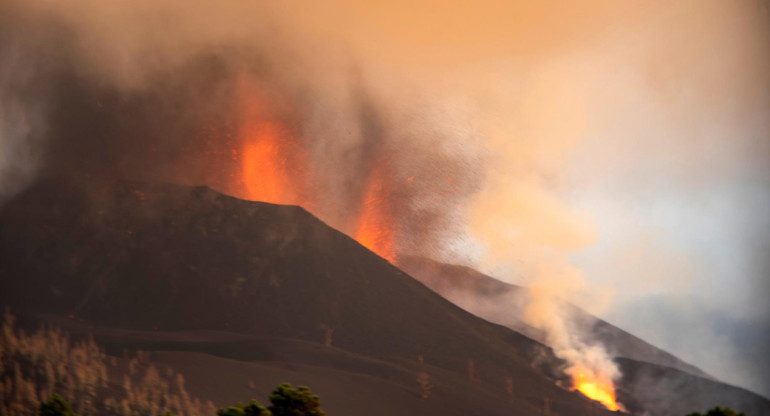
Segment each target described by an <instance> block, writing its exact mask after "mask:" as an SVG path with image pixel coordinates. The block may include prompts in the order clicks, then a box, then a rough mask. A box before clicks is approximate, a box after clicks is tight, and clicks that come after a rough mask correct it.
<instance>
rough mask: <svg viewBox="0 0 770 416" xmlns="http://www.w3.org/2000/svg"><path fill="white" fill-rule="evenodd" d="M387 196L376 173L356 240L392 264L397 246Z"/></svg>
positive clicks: (363, 206)
mask: <svg viewBox="0 0 770 416" xmlns="http://www.w3.org/2000/svg"><path fill="white" fill-rule="evenodd" d="M387 196H388V195H387V192H385V188H384V186H383V182H382V179H381V177H380V176H379V175H378V174H377V172H375V174H373V175H372V178H371V179H370V182H369V186H368V188H367V190H366V195H365V196H364V200H363V204H362V208H361V212H360V214H359V217H358V226H357V229H356V235H355V239H356V241H358V242H359V243H361V245H362V246H364V247H366V248H368V249H369V250H372V251H373V252H375V253H377V254H378V255H379V256H380V257H382V258H384V259H386V260H388V261H390V262H391V263H392V262H394V261H395V260H396V245H395V232H394V224H393V217H392V215H391V213H390V209H389V205H388V199H387Z"/></svg>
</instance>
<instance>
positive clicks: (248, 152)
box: [241, 122, 295, 204]
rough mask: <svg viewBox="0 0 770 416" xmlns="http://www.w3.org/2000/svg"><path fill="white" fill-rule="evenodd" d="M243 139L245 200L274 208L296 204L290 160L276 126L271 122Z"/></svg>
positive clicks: (257, 127) (249, 132)
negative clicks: (266, 203)
mask: <svg viewBox="0 0 770 416" xmlns="http://www.w3.org/2000/svg"><path fill="white" fill-rule="evenodd" d="M243 139H244V142H243V148H242V150H241V164H242V170H241V172H242V178H241V180H242V181H243V186H244V190H245V192H246V195H245V197H246V198H247V199H250V200H254V201H263V202H271V203H274V204H286V203H291V202H293V201H292V200H293V199H295V198H294V195H292V194H293V192H292V186H291V183H290V180H289V177H288V171H287V166H286V162H287V157H286V155H285V154H283V153H284V151H285V149H284V148H283V146H282V142H281V140H282V137H281V134H280V130H279V129H278V128H277V126H275V125H274V124H273V123H269V122H266V123H263V124H261V125H258V126H254V127H252V128H250V129H249V130H248V131H246V132H244V137H243ZM290 201H291V202H290Z"/></svg>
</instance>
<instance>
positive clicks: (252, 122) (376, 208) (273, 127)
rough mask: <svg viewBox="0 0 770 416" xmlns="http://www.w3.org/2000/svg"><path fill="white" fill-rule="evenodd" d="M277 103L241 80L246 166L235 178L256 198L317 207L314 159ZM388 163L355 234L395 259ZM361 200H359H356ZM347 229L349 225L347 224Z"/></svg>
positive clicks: (239, 189)
mask: <svg viewBox="0 0 770 416" xmlns="http://www.w3.org/2000/svg"><path fill="white" fill-rule="evenodd" d="M273 104H274V102H273V101H271V100H270V98H269V96H268V95H265V94H264V93H263V91H262V90H261V89H260V88H259V86H258V85H257V84H256V83H255V82H253V81H250V80H249V79H247V78H243V79H241V80H239V82H238V88H237V96H236V116H237V131H236V143H237V146H239V148H238V149H236V150H233V155H234V157H235V158H236V159H237V160H238V161H239V162H240V170H239V171H238V174H237V175H235V177H234V178H233V180H232V185H231V189H233V193H234V194H236V195H238V196H240V197H241V198H244V199H249V200H252V201H262V202H270V203H274V204H292V205H300V206H302V207H304V208H305V209H307V210H310V211H313V210H314V208H315V206H314V205H315V202H316V201H318V200H319V198H318V197H319V196H321V195H323V193H321V192H319V190H318V189H317V188H316V187H314V186H311V185H312V184H311V183H310V182H309V178H308V176H307V172H309V171H310V170H312V167H313V166H309V165H308V164H309V162H312V158H308V157H307V151H306V149H305V148H304V147H303V143H302V141H301V140H298V139H297V137H295V136H294V135H293V134H292V131H291V129H289V128H287V127H286V124H285V123H283V122H282V120H283V118H281V117H278V116H276V109H275V108H273V107H274V105H273ZM381 167H382V166H379V167H375V168H374V169H373V171H372V172H371V174H370V175H369V178H368V182H367V183H366V185H365V191H364V192H363V195H362V199H361V200H360V201H355V202H353V203H352V204H351V206H352V207H358V210H357V212H356V213H355V214H354V216H353V220H354V222H353V223H351V224H348V225H349V226H351V228H353V227H354V228H353V231H354V236H355V237H354V238H355V239H356V240H358V242H359V243H361V245H363V246H364V247H367V248H368V249H370V250H372V251H373V252H375V253H377V254H378V255H380V256H382V257H384V258H385V259H387V260H389V261H391V262H393V261H395V259H396V254H397V253H396V246H395V237H396V235H395V222H394V218H393V216H392V210H391V205H390V203H389V197H390V195H389V194H388V192H387V190H388V187H387V185H388V182H387V180H386V179H387V176H385V175H383V169H381ZM356 202H357V203H356ZM342 228H343V229H344V228H345V227H344V225H343V227H342Z"/></svg>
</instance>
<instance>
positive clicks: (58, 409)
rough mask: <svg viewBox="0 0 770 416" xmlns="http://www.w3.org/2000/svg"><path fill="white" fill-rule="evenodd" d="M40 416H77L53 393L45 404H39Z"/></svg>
mask: <svg viewBox="0 0 770 416" xmlns="http://www.w3.org/2000/svg"><path fill="white" fill-rule="evenodd" d="M40 416H77V415H76V414H75V412H73V411H72V409H71V408H70V405H69V403H67V402H66V401H65V400H64V399H63V398H62V397H61V396H59V395H58V394H56V393H54V394H53V395H52V396H51V399H50V400H48V401H47V402H42V403H40Z"/></svg>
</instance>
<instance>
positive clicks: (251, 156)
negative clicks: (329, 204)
mask: <svg viewBox="0 0 770 416" xmlns="http://www.w3.org/2000/svg"><path fill="white" fill-rule="evenodd" d="M237 99H238V101H237V103H238V110H239V114H238V116H239V118H238V130H237V140H238V143H239V144H240V149H239V150H238V151H236V152H234V154H235V155H237V156H238V158H239V159H240V165H241V166H240V174H239V175H238V176H237V178H236V182H237V184H236V185H237V186H238V189H239V192H238V193H239V195H240V196H241V197H242V198H245V199H249V200H252V201H262V202H270V203H273V204H293V205H302V206H303V207H305V208H307V209H310V208H311V205H312V201H311V199H312V198H310V197H309V196H308V195H307V192H305V191H306V190H307V189H308V186H307V184H306V179H307V178H306V177H305V172H306V166H305V165H306V163H307V161H306V160H305V152H304V151H303V149H302V148H301V146H300V144H299V143H298V141H297V140H296V138H295V137H293V136H292V134H291V131H290V130H289V129H288V128H286V127H285V125H284V123H282V122H281V121H280V118H278V117H276V115H275V113H274V110H273V108H272V106H271V105H269V104H270V103H271V100H270V99H269V98H268V97H267V96H265V95H264V94H262V93H261V91H260V89H259V88H258V86H257V85H256V84H255V83H253V82H250V81H248V80H247V79H245V78H244V79H242V80H240V82H239V88H238V97H237Z"/></svg>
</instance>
